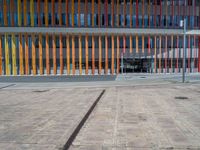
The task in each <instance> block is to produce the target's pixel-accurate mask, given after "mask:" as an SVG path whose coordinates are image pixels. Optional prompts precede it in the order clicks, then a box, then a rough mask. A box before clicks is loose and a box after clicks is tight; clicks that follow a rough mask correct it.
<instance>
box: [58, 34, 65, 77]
mask: <svg viewBox="0 0 200 150" xmlns="http://www.w3.org/2000/svg"><path fill="white" fill-rule="evenodd" d="M59 45H60V46H59V47H60V74H61V75H62V74H63V68H64V67H63V43H62V34H60V36H59Z"/></svg>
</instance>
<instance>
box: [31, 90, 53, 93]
mask: <svg viewBox="0 0 200 150" xmlns="http://www.w3.org/2000/svg"><path fill="white" fill-rule="evenodd" d="M48 91H49V90H35V91H33V92H34V93H44V92H48Z"/></svg>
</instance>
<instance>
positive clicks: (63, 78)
mask: <svg viewBox="0 0 200 150" xmlns="http://www.w3.org/2000/svg"><path fill="white" fill-rule="evenodd" d="M115 79H116V75H56V76H55V75H50V76H47V75H45V76H1V77H0V82H92V81H114V80H115Z"/></svg>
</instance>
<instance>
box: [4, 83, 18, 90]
mask: <svg viewBox="0 0 200 150" xmlns="http://www.w3.org/2000/svg"><path fill="white" fill-rule="evenodd" d="M15 85H16V84H9V85H6V86H3V87H0V90H2V89H5V88H8V87H11V86H15Z"/></svg>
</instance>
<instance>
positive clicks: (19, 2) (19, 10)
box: [17, 0, 22, 26]
mask: <svg viewBox="0 0 200 150" xmlns="http://www.w3.org/2000/svg"><path fill="white" fill-rule="evenodd" d="M21 9H22V6H21V0H17V15H18V26H21V25H22V18H21Z"/></svg>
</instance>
